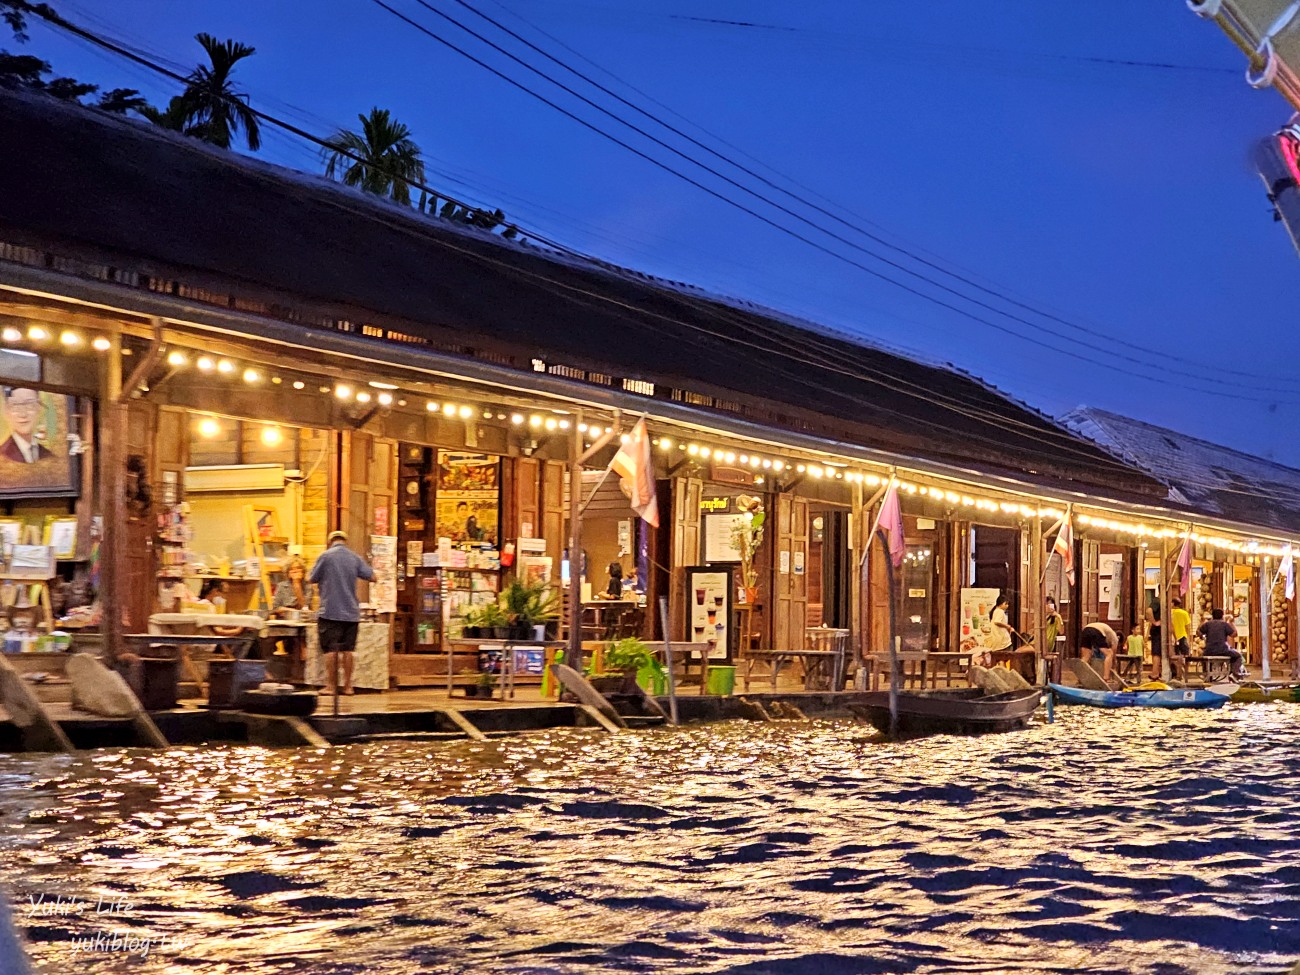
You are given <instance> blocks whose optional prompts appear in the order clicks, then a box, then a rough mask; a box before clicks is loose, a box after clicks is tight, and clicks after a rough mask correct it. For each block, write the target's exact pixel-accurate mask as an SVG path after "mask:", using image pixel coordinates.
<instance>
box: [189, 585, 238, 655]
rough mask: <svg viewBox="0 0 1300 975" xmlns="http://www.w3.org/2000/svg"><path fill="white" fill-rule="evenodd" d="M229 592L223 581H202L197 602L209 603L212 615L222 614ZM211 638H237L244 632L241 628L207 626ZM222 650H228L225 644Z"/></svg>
mask: <svg viewBox="0 0 1300 975" xmlns="http://www.w3.org/2000/svg"><path fill="white" fill-rule="evenodd" d="M228 592H229V586H227V585H226V580H225V579H219V578H217V579H204V580H203V586H202V587H201V588H200V589H199V602H201V603H210V604H211V605H212V611H213V612H214V613H224V612H225V611H226V595H227V593H228ZM208 629H209V630H211V631H212V635H213V636H239V635H240V634H241V633H243V632H244V628H243V627H242V626H209V627H208ZM222 649H223V650H227V649H229V648H228V647H227V646H226V645H225V644H223V645H222Z"/></svg>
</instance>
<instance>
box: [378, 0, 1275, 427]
mask: <svg viewBox="0 0 1300 975" xmlns="http://www.w3.org/2000/svg"><path fill="white" fill-rule="evenodd" d="M372 2H374V3H375V4H376V5H377V6H379V7H381V8H383V9H384V10H386V11H387V12H388V13H390V14H392V15H393V16H394V17H396V18H397V19H399V20H401V21H403V22H404V23H406V24H407V25H409V26H411V27H413V28H414V29H416V30H417V31H419V32H420V33H422V34H424V35H426V36H427V37H429V38H431V39H432V40H434V41H436V42H437V43H439V44H442V45H444V46H445V47H448V48H450V49H451V50H453V51H455V52H456V53H458V54H460V55H461V56H462V57H464V58H466V59H468V60H470V61H472V62H473V63H475V64H477V65H478V66H480V67H481V68H483V69H485V70H487V71H488V72H490V73H491V74H493V75H495V76H497V77H498V78H500V79H501V80H503V81H505V82H506V83H508V84H510V85H511V86H513V87H515V88H518V89H519V90H520V91H523V92H524V93H526V94H528V95H530V96H532V97H533V98H535V99H537V100H538V101H541V102H542V103H543V104H545V105H547V106H549V107H551V108H553V109H555V110H556V111H558V112H560V113H561V114H562V115H564V116H566V117H567V118H569V119H571V120H573V121H575V122H577V123H578V124H579V125H581V126H583V127H584V128H586V129H588V130H590V131H592V132H594V133H595V134H597V135H599V136H601V137H602V138H605V139H607V140H609V141H611V142H613V143H614V144H616V145H618V146H620V147H621V148H623V149H625V150H627V151H629V152H631V153H633V154H634V155H636V156H638V157H639V158H641V159H644V160H645V161H647V162H649V163H651V164H652V165H654V166H655V167H657V168H659V169H662V170H664V171H665V172H667V173H669V174H671V175H674V176H676V177H678V178H679V179H682V180H684V181H685V182H687V183H689V184H690V185H692V186H694V187H696V188H697V189H699V190H701V191H703V192H705V193H707V194H708V195H709V196H712V197H714V198H715V199H717V200H720V201H722V202H723V203H726V204H728V205H729V206H732V207H734V208H735V209H738V210H740V211H741V212H743V213H746V214H748V215H749V216H751V217H754V218H755V219H757V220H759V221H761V222H762V223H764V224H766V225H768V226H770V227H772V228H774V229H776V230H777V231H779V232H780V233H783V234H785V235H787V236H790V237H792V238H794V239H796V240H798V241H801V242H802V243H805V244H807V245H809V246H811V247H813V248H815V249H817V250H818V251H820V252H822V253H824V254H827V255H829V256H831V257H833V258H835V259H837V260H840V261H842V262H844V263H846V264H849V265H850V266H852V267H855V268H858V269H859V270H861V271H864V272H865V273H867V274H869V275H871V276H872V277H875V278H877V279H879V280H881V281H884V282H886V283H888V284H891V285H893V286H894V287H897V288H900V289H902V290H904V291H907V292H909V293H910V294H912V295H915V296H916V297H919V298H922V299H923V300H926V301H929V302H932V303H934V304H936V305H938V306H940V307H943V308H946V309H948V310H950V311H953V312H956V313H957V314H959V315H962V316H963V317H966V318H969V319H971V320H972V321H975V322H978V323H980V324H982V325H985V326H987V327H989V328H992V329H995V330H997V331H1000V332H1002V333H1004V334H1007V335H1011V336H1013V337H1015V338H1018V339H1021V340H1023V341H1028V342H1032V343H1034V344H1036V345H1039V346H1041V347H1042V348H1046V349H1049V350H1051V351H1054V352H1057V353H1058V354H1061V355H1066V356H1069V357H1071V358H1074V359H1077V360H1079V361H1082V362H1087V363H1090V364H1092V365H1097V366H1100V367H1102V368H1104V369H1107V370H1110V371H1112V372H1117V373H1122V374H1125V375H1129V376H1133V377H1135V378H1139V379H1144V380H1148V381H1154V382H1157V383H1160V384H1162V385H1168V386H1174V387H1177V388H1182V387H1183V385H1184V384H1183V383H1182V382H1180V381H1175V380H1173V379H1171V378H1167V377H1165V376H1164V375H1162V373H1161V371H1160V370H1155V371H1154V374H1153V372H1152V371H1151V370H1148V371H1145V372H1139V371H1136V370H1133V369H1128V368H1125V367H1123V366H1120V365H1117V364H1115V363H1114V362H1113V361H1110V360H1106V359H1096V358H1092V357H1090V356H1086V355H1083V354H1081V353H1080V352H1078V351H1076V349H1074V348H1062V347H1060V346H1057V345H1052V344H1050V343H1048V342H1044V341H1042V340H1040V339H1034V338H1032V337H1029V336H1026V335H1025V334H1023V333H1021V332H1018V331H1016V330H1015V329H1012V328H1009V327H1008V326H1005V325H1002V324H999V323H997V322H993V321H990V320H989V319H987V318H984V317H982V316H980V315H977V314H974V313H972V312H971V311H969V310H967V309H965V308H961V307H959V306H957V305H954V304H952V303H951V302H948V301H945V300H944V299H942V298H938V297H936V296H934V295H931V294H928V293H926V292H924V291H921V290H919V289H917V288H915V287H912V286H910V285H908V284H906V283H904V282H901V281H898V280H897V279H895V278H892V277H890V276H889V275H887V274H884V273H882V272H880V271H878V270H876V269H874V268H872V267H869V266H867V265H865V264H863V263H861V262H860V261H857V260H854V259H853V258H850V257H848V256H846V255H844V254H841V253H840V252H838V251H836V250H834V249H832V248H830V247H828V246H826V245H824V244H822V243H819V242H818V241H815V240H812V239H811V238H809V237H807V236H806V235H804V234H802V233H800V232H798V231H796V230H792V229H791V228H789V227H787V226H785V225H783V224H781V223H778V222H777V221H775V220H773V219H772V218H770V217H768V216H766V215H764V214H762V213H759V212H758V211H756V210H755V209H753V207H750V206H748V205H746V204H744V203H740V202H738V201H736V200H734V199H732V198H731V197H728V196H726V195H724V194H722V193H720V192H719V191H717V190H715V189H713V188H712V187H709V186H707V185H705V184H704V183H701V182H700V181H699V180H697V179H695V178H694V177H692V176H690V175H687V174H686V173H683V172H681V171H680V170H678V169H675V168H673V167H672V166H671V165H669V164H667V163H665V162H663V161H661V160H659V159H656V158H655V157H653V156H651V155H649V154H648V153H646V152H644V151H643V150H641V149H638V148H637V147H635V146H633V145H631V144H630V143H629V142H627V141H626V140H624V139H622V138H620V137H618V136H616V135H613V134H611V133H610V132H608V131H606V130H605V129H602V128H600V127H599V126H597V125H595V124H594V123H592V122H590V121H588V120H586V119H584V118H582V117H581V116H578V115H576V114H574V113H573V112H571V111H570V110H568V109H567V108H565V107H563V106H562V105H560V104H558V103H557V102H555V101H553V100H552V99H550V98H548V97H547V96H545V95H543V94H541V93H540V92H538V91H536V90H534V89H533V88H530V87H528V86H527V85H525V84H524V83H522V82H520V81H518V80H516V79H515V78H512V77H510V76H509V75H507V74H506V73H504V72H503V71H501V70H499V69H497V68H495V67H493V66H492V65H490V64H488V63H487V62H486V61H484V60H482V59H481V58H479V57H477V56H476V55H474V54H471V53H470V52H469V51H466V50H465V49H464V48H462V47H460V46H458V45H456V44H455V43H453V42H452V41H450V40H448V39H447V38H445V37H443V36H441V35H440V34H438V33H436V32H434V31H432V30H431V29H429V28H428V27H426V26H425V25H423V24H421V23H419V22H418V21H415V20H413V19H411V18H410V17H408V16H406V15H405V14H403V13H401V12H400V11H398V10H396V9H394V8H393V7H392V6H390V5H389V4H388V3H387V2H385V0H372ZM416 2H417V3H419V4H420V5H421V6H423V7H425V8H426V9H428V10H430V11H431V12H433V13H435V14H437V15H438V16H439V17H441V18H443V19H444V20H447V21H448V22H450V23H452V24H454V25H455V26H457V27H459V28H460V29H461V30H463V31H465V32H466V33H468V34H470V35H471V36H473V37H475V38H478V39H479V40H481V41H483V42H484V43H486V44H487V45H489V46H490V47H492V48H493V49H494V50H497V51H499V52H501V53H503V54H505V55H506V56H507V57H508V58H510V59H511V60H512V61H515V62H516V63H518V64H520V65H521V66H523V67H525V68H527V69H528V70H529V71H531V72H533V73H534V74H536V75H538V76H540V77H542V78H543V79H544V80H547V81H550V82H551V83H552V84H554V85H556V86H557V87H559V88H561V89H563V90H564V91H566V92H568V93H569V94H571V95H573V96H574V97H576V98H578V99H580V100H581V101H583V102H584V103H586V104H588V105H590V106H592V107H594V108H596V109H597V110H598V111H600V112H602V113H603V114H605V115H608V116H609V117H611V118H613V119H614V120H615V121H618V122H620V124H623V125H625V126H627V127H628V128H631V129H632V130H633V131H635V132H637V133H639V134H641V135H643V136H645V137H646V138H648V139H650V140H651V141H653V142H655V143H656V144H658V145H660V146H663V147H664V148H667V149H668V150H669V151H671V152H673V153H674V154H675V155H678V156H681V157H682V158H683V159H685V160H686V161H688V162H690V163H692V164H693V165H695V166H698V167H700V168H702V169H704V170H705V171H706V172H709V173H711V174H713V175H715V176H717V177H719V178H721V179H722V180H724V181H725V182H727V183H729V184H730V185H732V186H734V187H736V188H737V189H740V190H742V191H743V192H745V193H748V194H750V195H751V196H754V197H756V198H757V199H759V200H761V201H762V202H764V203H767V204H769V205H771V206H773V207H775V208H776V209H778V210H780V211H782V212H783V213H786V214H788V215H790V216H793V217H794V218H795V219H797V220H799V221H801V222H803V223H805V224H808V225H809V226H811V227H813V228H814V229H816V230H819V231H820V232H822V233H824V234H827V235H828V236H830V237H832V238H833V239H835V240H837V241H839V242H841V243H845V244H847V245H848V246H850V247H851V248H853V249H855V250H858V251H861V252H863V253H866V254H869V255H870V256H872V257H874V258H875V259H876V260H878V261H881V262H882V263H884V264H886V265H888V266H889V267H892V268H895V269H897V270H899V271H902V272H903V273H905V274H908V275H910V276H912V277H915V278H918V279H920V280H921V281H924V282H925V283H927V284H929V285H930V286H932V287H936V288H938V289H939V290H941V291H944V292H946V293H948V294H951V295H953V296H955V297H956V298H958V299H961V300H963V301H967V302H970V303H971V304H974V305H976V306H978V307H980V308H983V309H985V310H988V311H991V312H993V313H994V314H998V315H1001V316H1003V317H1006V318H1009V319H1011V320H1012V321H1016V322H1019V323H1021V324H1024V325H1027V326H1028V327H1030V328H1033V329H1036V330H1039V331H1047V332H1048V334H1051V335H1053V336H1054V337H1056V338H1060V339H1063V340H1065V341H1071V340H1070V339H1067V338H1065V337H1064V336H1062V335H1060V334H1059V333H1055V332H1051V330H1047V329H1044V328H1043V327H1042V326H1040V325H1038V324H1037V323H1035V322H1031V321H1029V320H1027V319H1024V318H1021V317H1020V316H1017V315H1014V314H1011V313H1009V312H1007V311H1004V310H1003V309H1000V308H997V307H995V306H993V305H990V304H988V303H987V302H984V301H981V300H979V299H977V298H972V297H971V296H969V295H966V294H963V293H962V292H960V291H957V290H955V289H953V288H950V287H948V286H947V285H944V284H942V283H941V282H936V281H934V280H933V279H931V278H928V277H926V276H924V275H922V274H920V273H918V272H916V271H913V270H911V269H910V268H907V267H905V266H904V265H901V264H899V263H898V262H896V261H893V260H890V259H889V258H886V257H883V256H881V255H879V254H877V253H876V252H874V251H871V250H870V249H868V248H864V247H862V246H861V245H858V244H856V243H854V242H853V241H850V240H848V239H846V238H844V237H843V236H842V235H839V234H836V233H834V232H833V231H829V230H826V229H825V228H824V227H822V226H820V225H818V224H816V223H814V222H812V221H810V220H809V219H808V218H806V217H804V216H803V215H801V214H798V213H796V212H795V211H793V210H791V209H789V208H788V207H785V206H783V205H782V204H779V203H776V202H774V201H772V200H770V199H769V198H767V197H765V196H763V195H762V194H760V193H758V192H757V191H755V190H753V189H751V188H749V187H747V186H744V185H742V184H740V183H738V182H736V181H735V180H733V179H731V178H730V177H728V176H726V175H724V174H722V173H719V172H718V171H717V170H716V169H713V168H711V167H709V166H708V165H706V164H704V163H701V162H699V161H698V160H695V159H692V158H691V157H689V156H687V155H686V154H685V153H683V152H681V150H679V149H677V148H675V147H673V146H670V145H668V144H667V143H665V142H663V140H661V139H658V138H657V137H655V136H653V135H650V134H649V133H647V132H646V131H645V130H644V129H642V128H640V127H639V126H637V125H635V124H633V123H631V122H628V121H627V120H625V119H622V118H620V117H619V116H617V115H615V114H614V113H612V112H610V111H609V110H608V109H605V108H603V107H602V106H600V105H597V104H596V103H595V102H593V101H591V100H590V99H589V98H587V97H586V96H584V95H582V94H580V93H578V92H576V91H574V90H573V89H572V88H570V87H569V86H567V85H565V84H564V83H563V82H560V81H557V80H555V79H554V78H551V77H550V76H548V75H546V74H545V73H544V72H542V71H540V70H539V69H537V68H536V67H534V66H533V65H530V64H528V63H527V62H526V61H524V60H522V59H521V58H519V57H517V56H516V55H514V54H512V53H510V52H509V51H506V50H505V49H503V48H501V47H500V45H497V44H496V43H494V42H493V41H491V40H488V39H486V38H484V37H483V36H482V35H481V34H479V33H477V32H476V31H474V30H473V29H471V28H468V27H466V26H464V25H463V24H461V23H460V22H459V21H457V20H456V19H455V18H453V17H451V16H450V15H449V14H446V13H444V12H442V11H440V10H437V9H436V8H434V7H432V6H430V5H429V4H428V3H427V2H425V0H416ZM1083 347H1084V348H1088V349H1091V350H1093V351H1096V352H1101V353H1103V354H1104V353H1106V352H1108V351H1109V350H1106V349H1099V348H1097V347H1096V346H1093V345H1089V344H1083ZM1202 381H1203V382H1206V383H1218V384H1220V385H1224V386H1231V385H1232V384H1231V382H1230V381H1228V380H1224V379H1222V378H1219V377H1216V376H1207V377H1206V378H1205V379H1203V380H1202ZM1256 388H1261V387H1258V386H1256ZM1273 391H1274V392H1278V393H1291V394H1294V391H1293V390H1282V389H1274V390H1273ZM1225 395H1228V394H1225ZM1231 395H1232V396H1234V397H1237V398H1241V399H1246V400H1254V401H1257V402H1263V403H1273V402H1278V401H1280V400H1279V397H1273V398H1258V397H1249V396H1242V395H1241V394H1240V393H1236V392H1234V393H1232V394H1231ZM1286 402H1300V400H1297V401H1292V400H1287V401H1286Z"/></svg>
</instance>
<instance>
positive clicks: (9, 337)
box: [0, 325, 23, 342]
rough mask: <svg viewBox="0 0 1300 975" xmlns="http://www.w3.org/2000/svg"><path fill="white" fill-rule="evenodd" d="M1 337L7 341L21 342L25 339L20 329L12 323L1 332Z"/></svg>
mask: <svg viewBox="0 0 1300 975" xmlns="http://www.w3.org/2000/svg"><path fill="white" fill-rule="evenodd" d="M0 338H2V339H4V340H5V341H6V342H21V341H22V340H23V333H22V332H20V331H18V329H16V328H14V327H13V326H12V325H6V326H5V329H4V331H3V332H0Z"/></svg>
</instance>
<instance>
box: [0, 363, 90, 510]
mask: <svg viewBox="0 0 1300 975" xmlns="http://www.w3.org/2000/svg"><path fill="white" fill-rule="evenodd" d="M75 413H76V399H75V398H74V397H71V396H64V395H62V394H58V393H50V392H47V391H45V390H41V389H36V388H33V387H31V386H22V385H11V386H5V385H0V498H32V497H75V496H76V495H77V494H78V493H79V490H80V457H79V456H74V455H72V454H70V453H69V452H68V433H69V430H70V423H71V422H72V417H73V416H74V415H75Z"/></svg>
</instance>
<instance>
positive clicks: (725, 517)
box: [704, 514, 745, 562]
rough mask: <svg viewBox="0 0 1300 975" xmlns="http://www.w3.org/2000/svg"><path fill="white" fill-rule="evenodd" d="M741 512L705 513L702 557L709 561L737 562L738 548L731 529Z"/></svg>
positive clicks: (739, 518) (738, 556)
mask: <svg viewBox="0 0 1300 975" xmlns="http://www.w3.org/2000/svg"><path fill="white" fill-rule="evenodd" d="M744 520H745V516H744V515H743V514H738V515H737V514H706V515H705V516H704V558H705V559H707V560H708V561H710V562H739V561H740V550H739V549H738V548H736V543H735V541H733V540H732V531H733V530H734V529H735V527H736V523H737V522H738V521H744Z"/></svg>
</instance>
